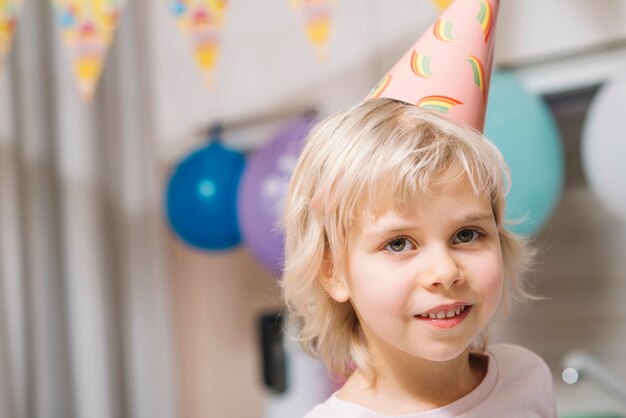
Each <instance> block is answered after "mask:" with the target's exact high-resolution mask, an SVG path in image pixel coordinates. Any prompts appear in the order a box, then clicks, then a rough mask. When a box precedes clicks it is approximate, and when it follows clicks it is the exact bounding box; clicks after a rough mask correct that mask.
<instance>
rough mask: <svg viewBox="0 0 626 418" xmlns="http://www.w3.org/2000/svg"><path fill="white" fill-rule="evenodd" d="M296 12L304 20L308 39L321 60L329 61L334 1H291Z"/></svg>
mask: <svg viewBox="0 0 626 418" xmlns="http://www.w3.org/2000/svg"><path fill="white" fill-rule="evenodd" d="M291 3H292V5H293V7H294V8H295V9H296V12H297V13H298V14H300V15H301V17H302V19H303V20H304V25H305V28H306V33H307V37H308V38H309V41H310V42H311V44H312V45H313V48H314V49H315V51H316V52H317V55H318V57H319V58H320V60H322V61H325V60H326V59H328V40H329V38H330V27H331V22H332V12H333V6H334V3H335V1H334V0H291Z"/></svg>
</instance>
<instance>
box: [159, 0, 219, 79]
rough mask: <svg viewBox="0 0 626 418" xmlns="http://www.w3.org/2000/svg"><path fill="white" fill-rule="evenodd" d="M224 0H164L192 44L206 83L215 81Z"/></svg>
mask: <svg viewBox="0 0 626 418" xmlns="http://www.w3.org/2000/svg"><path fill="white" fill-rule="evenodd" d="M227 5H228V2H227V1H226V0H168V9H169V10H170V11H171V12H172V14H174V17H175V18H176V22H177V23H178V26H179V27H180V28H181V29H182V30H183V32H184V33H185V34H187V35H188V36H189V37H190V39H191V42H192V44H193V49H194V54H195V57H196V62H197V64H198V66H199V67H200V71H202V76H203V78H204V80H205V81H206V83H207V84H208V85H211V84H213V82H214V81H215V69H216V65H217V57H218V54H219V44H220V35H221V32H222V27H223V25H224V16H225V14H226V8H227Z"/></svg>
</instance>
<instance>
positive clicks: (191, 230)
mask: <svg viewBox="0 0 626 418" xmlns="http://www.w3.org/2000/svg"><path fill="white" fill-rule="evenodd" d="M244 165H245V162H244V156H243V155H242V154H241V153H239V152H236V151H233V150H230V149H227V148H224V147H223V146H222V145H221V144H220V143H218V142H213V143H211V144H210V145H208V146H206V147H203V148H201V149H199V150H196V151H195V152H193V153H191V154H190V155H188V156H187V157H186V158H184V159H183V160H182V161H181V162H180V164H179V165H178V166H177V167H176V168H175V169H174V171H173V172H172V176H171V177H170V180H169V183H168V185H167V197H166V198H167V202H166V207H167V218H168V221H169V223H170V226H171V227H172V229H173V230H174V232H175V233H176V234H177V235H178V237H179V238H181V239H182V240H183V241H184V242H186V243H187V244H189V245H191V246H193V247H196V248H199V249H204V250H224V249H228V248H232V247H235V246H237V245H238V244H239V243H240V241H241V234H240V232H239V223H238V221H237V190H238V188H239V180H240V178H241V173H242V172H243V169H244Z"/></svg>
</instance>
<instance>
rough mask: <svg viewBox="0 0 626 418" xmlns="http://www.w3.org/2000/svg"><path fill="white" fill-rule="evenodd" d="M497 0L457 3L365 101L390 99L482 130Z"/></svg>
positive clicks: (447, 10) (491, 60) (422, 37)
mask: <svg viewBox="0 0 626 418" xmlns="http://www.w3.org/2000/svg"><path fill="white" fill-rule="evenodd" d="M498 6H499V0H456V1H455V2H454V3H452V4H451V5H450V6H449V7H448V9H446V11H445V12H444V13H443V14H442V15H441V16H440V17H439V19H437V21H436V22H435V23H434V24H433V25H432V26H431V27H430V28H429V29H428V31H426V33H424V34H423V35H422V36H421V37H420V38H419V39H418V40H417V42H415V44H413V46H412V47H411V49H409V51H408V52H407V53H406V54H405V55H404V56H403V57H402V58H401V59H400V61H398V62H397V63H396V65H395V66H394V67H393V68H392V69H391V71H389V72H388V73H387V75H385V76H384V77H383V79H382V80H381V81H380V82H379V83H378V84H377V85H376V87H374V88H373V89H372V91H370V93H369V94H368V96H367V97H366V98H365V100H368V99H372V98H376V97H387V98H392V99H397V100H401V101H403V102H407V103H411V104H414V105H417V106H419V107H422V108H425V109H430V110H433V111H437V112H440V113H443V114H445V115H446V117H447V118H449V119H451V120H454V121H455V122H459V123H462V124H464V125H466V126H471V127H472V128H474V129H476V130H478V131H481V132H482V130H483V125H484V122H485V111H486V108H487V97H488V93H489V80H490V79H491V67H492V64H493V47H494V29H495V23H496V16H497V14H498Z"/></svg>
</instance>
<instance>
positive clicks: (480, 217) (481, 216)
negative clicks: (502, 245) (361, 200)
mask: <svg viewBox="0 0 626 418" xmlns="http://www.w3.org/2000/svg"><path fill="white" fill-rule="evenodd" d="M492 219H494V215H493V213H491V212H484V213H483V212H480V213H470V214H468V215H465V216H463V217H460V218H458V219H453V222H454V223H459V224H463V223H471V222H485V221H490V220H492ZM411 229H415V227H414V225H412V224H410V223H404V222H403V223H392V224H390V225H388V226H383V227H382V228H380V229H375V230H372V231H368V232H366V233H365V234H364V237H365V238H368V239H369V238H377V237H380V236H382V235H388V234H397V233H402V232H406V231H408V230H411Z"/></svg>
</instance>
